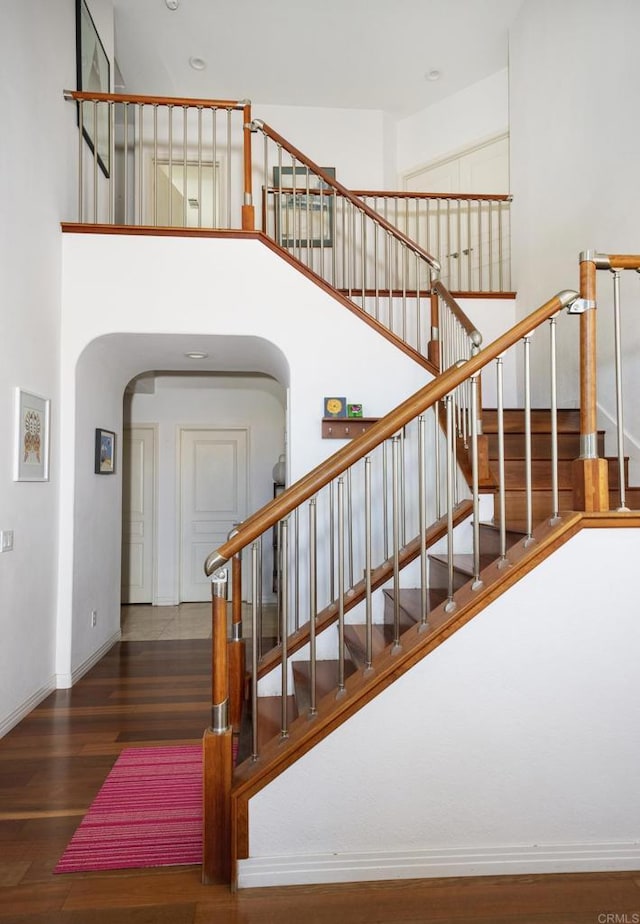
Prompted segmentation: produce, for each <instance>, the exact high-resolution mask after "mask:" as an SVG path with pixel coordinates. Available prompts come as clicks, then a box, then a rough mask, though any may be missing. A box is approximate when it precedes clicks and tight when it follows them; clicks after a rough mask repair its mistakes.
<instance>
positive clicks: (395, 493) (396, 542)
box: [391, 436, 401, 652]
mask: <svg viewBox="0 0 640 924" xmlns="http://www.w3.org/2000/svg"><path fill="white" fill-rule="evenodd" d="M399 444H400V438H399V437H398V436H394V437H392V439H391V450H392V451H391V462H392V465H391V478H392V497H393V504H392V517H393V648H392V651H393V652H396V651H399V650H400V647H401V646H400V484H399V468H400V466H399V459H398V455H399V449H400V446H399Z"/></svg>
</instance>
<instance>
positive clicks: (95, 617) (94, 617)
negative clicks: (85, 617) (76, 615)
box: [91, 610, 98, 629]
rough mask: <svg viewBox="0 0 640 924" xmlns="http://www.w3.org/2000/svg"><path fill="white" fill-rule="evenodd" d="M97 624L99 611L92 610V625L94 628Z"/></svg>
mask: <svg viewBox="0 0 640 924" xmlns="http://www.w3.org/2000/svg"><path fill="white" fill-rule="evenodd" d="M97 625H98V611H97V610H91V626H92V628H94V629H95V627H96V626H97Z"/></svg>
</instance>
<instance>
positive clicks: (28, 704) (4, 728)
mask: <svg viewBox="0 0 640 924" xmlns="http://www.w3.org/2000/svg"><path fill="white" fill-rule="evenodd" d="M55 689H56V682H55V677H52V678H51V680H50V681H49V682H48V683H47V684H45V686H43V687H40V689H39V690H37V691H36V692H35V693H34V694H33V696H30V697H29V699H27V700H25V701H24V703H21V704H20V705H19V706H18V707H17V708H16V709H14V710H13V712H11V713H9V715H8V716H5V718H4V719H0V738H2V737H3V736H4V735H6V734H7V732H10V731H11V729H12V728H15V726H16V725H17V724H18V722H22V720H23V719H24V718H25V716H27V715H29V713H30V712H31V711H32V710H33V709H35V708H36V706H39V705H40V703H41V702H42V700H43V699H46V698H47V696H48V695H49V694H50V693H53V691H54V690H55Z"/></svg>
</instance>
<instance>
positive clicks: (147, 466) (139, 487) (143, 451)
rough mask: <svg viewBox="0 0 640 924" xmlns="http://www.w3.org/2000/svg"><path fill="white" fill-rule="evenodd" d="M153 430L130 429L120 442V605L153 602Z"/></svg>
mask: <svg viewBox="0 0 640 924" xmlns="http://www.w3.org/2000/svg"><path fill="white" fill-rule="evenodd" d="M154 482H155V428H154V427H131V428H126V429H125V431H124V439H123V442H122V586H121V599H122V602H123V603H152V602H153V561H154Z"/></svg>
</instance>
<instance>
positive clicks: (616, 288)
mask: <svg viewBox="0 0 640 924" xmlns="http://www.w3.org/2000/svg"><path fill="white" fill-rule="evenodd" d="M611 272H612V274H613V324H614V334H615V337H614V341H615V354H616V367H615V371H616V422H617V427H618V478H619V481H620V506H619V507H618V511H619V512H622V511H626V510H628V509H629V508H628V507H627V503H626V500H627V497H626V490H625V477H624V420H623V413H622V356H621V348H620V270H612V271H611Z"/></svg>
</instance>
